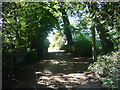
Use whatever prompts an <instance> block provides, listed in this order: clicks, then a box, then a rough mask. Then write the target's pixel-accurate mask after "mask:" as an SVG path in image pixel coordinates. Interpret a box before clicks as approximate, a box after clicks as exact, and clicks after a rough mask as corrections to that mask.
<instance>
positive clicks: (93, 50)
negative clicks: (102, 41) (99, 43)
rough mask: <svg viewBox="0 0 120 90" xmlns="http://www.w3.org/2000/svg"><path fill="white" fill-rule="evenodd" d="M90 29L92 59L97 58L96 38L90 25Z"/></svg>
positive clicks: (93, 28)
mask: <svg viewBox="0 0 120 90" xmlns="http://www.w3.org/2000/svg"><path fill="white" fill-rule="evenodd" d="M91 31H92V58H93V60H95V61H96V60H97V56H96V38H95V27H91Z"/></svg>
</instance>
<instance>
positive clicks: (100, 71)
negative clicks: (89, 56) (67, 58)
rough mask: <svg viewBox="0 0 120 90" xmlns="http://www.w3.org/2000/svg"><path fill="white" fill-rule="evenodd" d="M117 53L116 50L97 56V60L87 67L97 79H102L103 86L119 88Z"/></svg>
mask: <svg viewBox="0 0 120 90" xmlns="http://www.w3.org/2000/svg"><path fill="white" fill-rule="evenodd" d="M118 54H119V53H118V52H112V53H111V54H107V55H102V56H99V57H98V59H97V61H96V62H94V63H93V64H90V66H89V68H88V70H90V71H91V72H93V73H94V75H95V77H96V78H97V79H98V80H100V81H102V83H103V86H104V87H107V88H119V85H118V81H119V80H118V76H119V71H118V59H119V55H118Z"/></svg>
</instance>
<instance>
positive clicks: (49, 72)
mask: <svg viewBox="0 0 120 90" xmlns="http://www.w3.org/2000/svg"><path fill="white" fill-rule="evenodd" d="M52 55H53V57H52ZM40 64H43V66H45V68H44V69H43V70H41V69H40V70H39V69H38V70H37V71H36V72H35V75H36V82H37V84H38V85H45V86H46V87H47V88H53V89H58V88H74V87H77V86H79V85H81V84H85V83H87V82H88V78H89V74H86V70H87V67H88V65H89V59H88V60H85V58H81V57H73V56H72V57H71V56H70V54H68V53H64V54H63V53H52V54H51V58H49V59H46V60H43V61H40Z"/></svg>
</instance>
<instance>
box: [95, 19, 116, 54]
mask: <svg viewBox="0 0 120 90" xmlns="http://www.w3.org/2000/svg"><path fill="white" fill-rule="evenodd" d="M98 22H99V21H98ZM96 29H97V32H98V33H99V36H100V41H101V44H102V50H103V53H104V54H106V53H108V52H110V51H112V50H114V44H113V42H112V41H111V40H110V38H109V34H108V33H107V32H106V30H105V28H104V27H103V25H102V24H100V22H99V24H98V25H97V26H96ZM107 37H108V38H107Z"/></svg>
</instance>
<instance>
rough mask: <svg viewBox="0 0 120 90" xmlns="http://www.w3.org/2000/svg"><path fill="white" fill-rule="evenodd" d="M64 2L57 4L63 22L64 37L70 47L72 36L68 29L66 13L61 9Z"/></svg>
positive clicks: (68, 23)
mask: <svg viewBox="0 0 120 90" xmlns="http://www.w3.org/2000/svg"><path fill="white" fill-rule="evenodd" d="M63 4H64V2H59V5H60V8H61V13H62V18H63V22H64V29H65V35H66V38H67V42H68V45H72V43H73V41H72V35H71V29H70V22H69V20H68V16H67V13H66V11H65V8H64V7H63Z"/></svg>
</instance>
